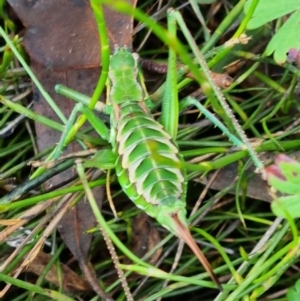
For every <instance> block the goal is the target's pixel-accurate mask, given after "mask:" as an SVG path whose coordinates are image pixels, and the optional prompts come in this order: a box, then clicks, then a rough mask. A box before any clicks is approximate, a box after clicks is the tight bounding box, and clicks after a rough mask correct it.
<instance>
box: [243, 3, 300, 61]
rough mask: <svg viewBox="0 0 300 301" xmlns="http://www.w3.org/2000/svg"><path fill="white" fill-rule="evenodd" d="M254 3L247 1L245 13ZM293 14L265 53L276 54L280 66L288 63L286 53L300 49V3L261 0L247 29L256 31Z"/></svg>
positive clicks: (275, 58) (275, 57)
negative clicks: (264, 25)
mask: <svg viewBox="0 0 300 301" xmlns="http://www.w3.org/2000/svg"><path fill="white" fill-rule="evenodd" d="M252 1H253V0H250V1H247V3H246V5H245V12H247V10H248V9H249V7H250V5H251V3H252ZM291 13H292V15H291V16H290V17H289V19H288V20H287V21H286V22H285V23H284V24H283V25H282V26H281V28H280V29H279V30H278V31H277V32H276V34H275V35H274V37H273V38H272V40H271V41H270V43H269V44H268V46H267V48H266V51H265V55H267V56H268V55H271V54H272V53H273V52H274V60H275V61H276V63H278V64H280V65H282V64H284V63H285V62H286V53H287V52H288V50H289V49H290V48H296V49H300V39H299V37H300V1H299V0H288V1H287V0H274V1H269V0H261V1H260V2H259V4H258V5H257V8H256V10H255V12H254V14H253V17H252V19H251V20H250V21H249V23H248V24H247V29H255V28H258V27H260V26H262V25H263V24H265V23H268V22H270V21H272V20H275V19H278V18H280V17H283V16H285V15H288V14H291Z"/></svg>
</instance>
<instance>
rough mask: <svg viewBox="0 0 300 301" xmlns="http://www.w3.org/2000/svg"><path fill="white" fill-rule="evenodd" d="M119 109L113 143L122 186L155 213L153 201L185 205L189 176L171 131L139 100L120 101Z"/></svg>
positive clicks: (143, 206) (140, 204) (137, 201)
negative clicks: (148, 111) (153, 116)
mask: <svg viewBox="0 0 300 301" xmlns="http://www.w3.org/2000/svg"><path fill="white" fill-rule="evenodd" d="M118 111H119V112H118V115H119V117H118V118H116V119H115V120H116V124H115V129H114V130H115V133H114V135H115V139H114V140H115V142H113V141H112V144H113V150H114V152H115V153H116V154H117V157H118V159H117V162H116V173H117V176H118V179H119V182H120V184H121V186H122V188H123V190H124V191H125V192H126V193H127V195H128V196H129V197H130V198H131V200H132V201H134V202H135V203H136V205H137V206H138V207H139V208H141V209H143V210H148V211H147V213H148V214H149V215H152V216H153V217H155V215H156V214H157V213H156V210H155V209H154V207H157V206H153V205H160V204H164V205H166V206H169V207H170V208H171V207H172V206H174V203H175V202H177V203H178V202H182V205H183V207H184V205H185V196H186V181H185V178H186V177H185V173H184V171H183V170H182V169H181V168H182V164H181V162H182V159H181V157H180V155H179V153H178V149H177V147H176V146H175V144H174V142H173V141H172V140H171V137H170V135H169V134H168V133H167V132H166V131H165V130H164V129H163V127H162V125H161V124H159V123H158V122H157V121H155V120H154V119H153V118H152V116H151V115H150V114H148V113H145V111H144V110H143V108H142V107H141V106H140V105H139V104H138V103H137V102H129V101H127V102H125V103H123V104H119V105H118ZM158 207H159V206H158ZM151 209H153V212H152V210H151Z"/></svg>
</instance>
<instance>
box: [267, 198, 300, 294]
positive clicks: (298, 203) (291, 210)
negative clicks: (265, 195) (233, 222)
mask: <svg viewBox="0 0 300 301" xmlns="http://www.w3.org/2000/svg"><path fill="white" fill-rule="evenodd" d="M271 209H272V211H273V213H274V214H275V215H276V216H278V217H283V218H286V212H287V213H288V214H289V215H290V216H291V217H292V218H298V217H300V195H291V196H285V197H281V198H279V199H277V200H274V201H273V202H272V203H271ZM299 300H300V299H299Z"/></svg>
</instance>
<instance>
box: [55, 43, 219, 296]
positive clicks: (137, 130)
mask: <svg viewBox="0 0 300 301" xmlns="http://www.w3.org/2000/svg"><path fill="white" fill-rule="evenodd" d="M108 78H109V83H108V86H109V89H108V91H109V93H108V97H107V105H106V109H105V111H106V112H108V113H109V114H110V123H111V130H110V133H109V131H108V129H107V128H106V127H104V124H102V122H101V120H99V119H98V118H97V117H96V116H95V114H94V113H93V112H92V111H90V110H89V109H88V108H87V107H85V106H84V105H83V104H81V103H80V104H78V105H77V110H78V109H79V110H81V111H82V112H83V113H84V114H86V116H87V117H88V119H89V121H90V122H91V124H92V125H93V126H94V128H95V129H96V131H97V132H98V133H99V135H100V136H101V137H102V138H104V139H107V140H108V141H109V142H110V144H111V145H112V152H111V153H110V156H112V157H113V159H111V158H110V160H109V161H110V162H113V161H115V164H114V168H115V170H116V175H117V177H118V180H119V183H120V185H121V187H122V189H123V191H124V192H125V193H126V194H127V196H128V197H129V198H130V199H131V200H132V201H133V202H134V203H135V205H136V206H137V207H138V208H140V209H142V210H143V211H145V212H146V213H147V214H148V215H150V216H151V217H153V218H155V219H156V220H157V221H158V222H159V223H160V224H161V225H162V226H163V227H165V228H166V229H168V230H169V231H170V232H171V233H173V234H174V235H176V236H177V237H179V238H181V239H182V240H184V242H185V243H186V244H187V245H188V246H189V247H190V248H191V250H192V251H193V252H194V254H195V255H196V256H197V258H198V259H199V261H200V262H201V264H202V265H203V267H204V268H205V270H206V271H207V272H208V274H209V275H210V277H211V278H212V279H213V281H214V282H215V283H216V285H217V286H218V288H219V289H220V290H221V289H222V287H221V285H220V282H219V280H218V279H217V277H216V275H215V274H214V272H213V271H212V268H211V266H210V264H209V262H208V261H207V259H206V258H205V256H204V254H203V253H202V251H201V250H200V248H199V247H198V245H197V244H196V242H195V240H194V239H193V237H192V235H191V234H190V231H189V228H188V223H187V219H186V213H187V212H186V208H185V207H186V190H187V179H186V176H187V175H186V170H185V168H184V161H183V158H182V156H181V155H180V153H179V150H178V148H177V146H176V143H175V142H174V139H175V138H176V137H171V135H170V134H169V133H168V132H167V131H165V130H164V128H163V126H162V125H161V124H160V123H159V122H158V121H156V120H155V119H154V118H153V117H152V115H151V113H150V111H149V109H148V108H147V106H146V104H145V102H144V99H145V96H146V91H144V89H143V85H142V83H141V82H140V80H139V75H138V55H137V54H135V53H131V52H130V51H129V50H128V49H127V48H124V47H121V48H116V49H115V52H114V54H113V55H112V56H111V58H110V66H109V72H108ZM56 90H57V92H58V93H61V94H66V90H65V89H64V88H63V87H61V86H57V87H56ZM98 158H99V157H98ZM100 160H101V159H99V161H100ZM99 161H98V162H97V163H96V162H95V159H92V160H91V162H93V163H96V165H97V166H98V167H101V162H99ZM93 163H92V164H91V163H88V162H87V164H85V166H89V167H90V166H92V165H93ZM105 167H106V168H107V166H105Z"/></svg>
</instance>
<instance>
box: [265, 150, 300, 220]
mask: <svg viewBox="0 0 300 301" xmlns="http://www.w3.org/2000/svg"><path fill="white" fill-rule="evenodd" d="M266 175H267V181H268V183H269V184H270V185H271V186H272V187H273V188H274V189H276V190H277V191H279V192H281V193H283V194H289V195H288V196H286V195H284V196H279V197H277V196H275V194H274V201H273V202H272V205H271V208H272V211H273V213H274V214H275V215H276V216H279V217H286V216H287V214H288V215H290V216H291V217H292V218H297V217H300V185H299V183H300V163H299V162H297V161H295V160H293V159H291V158H290V157H288V156H286V155H283V154H282V155H279V156H277V157H276V159H275V163H274V164H273V165H271V166H269V167H267V168H266Z"/></svg>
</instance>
